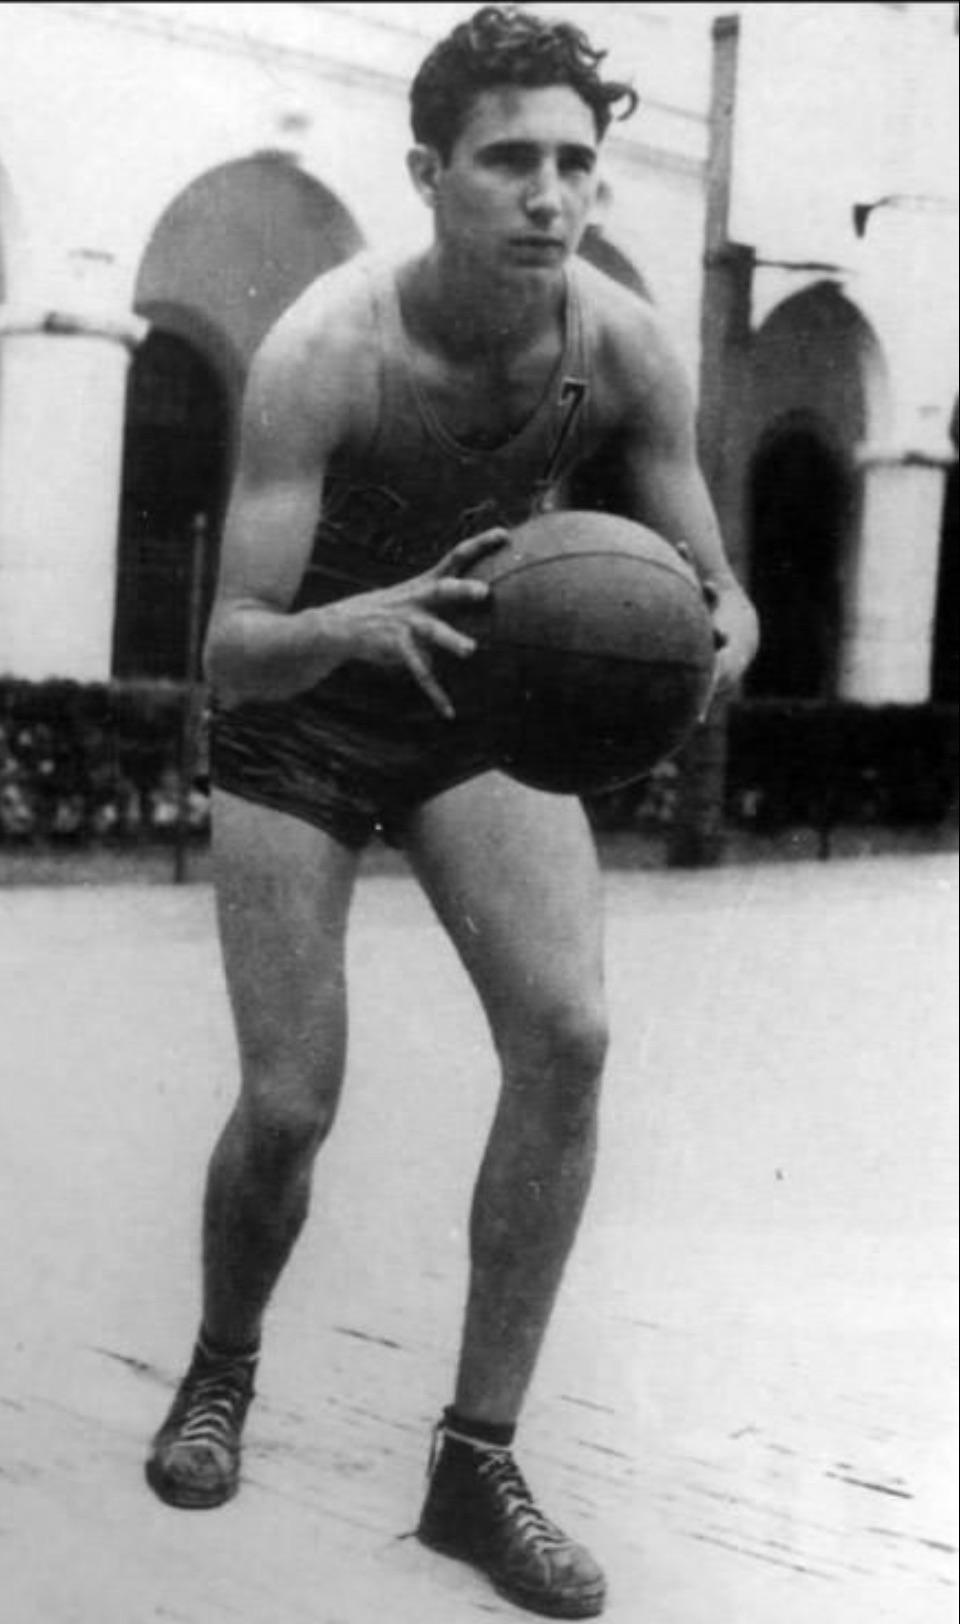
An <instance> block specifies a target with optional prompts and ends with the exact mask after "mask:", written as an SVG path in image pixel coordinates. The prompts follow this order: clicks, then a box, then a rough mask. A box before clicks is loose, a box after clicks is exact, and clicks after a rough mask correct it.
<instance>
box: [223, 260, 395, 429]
mask: <svg viewBox="0 0 960 1624" xmlns="http://www.w3.org/2000/svg"><path fill="white" fill-rule="evenodd" d="M386 274H388V272H387V271H386V269H385V267H384V266H383V265H382V263H381V262H379V261H375V260H374V259H373V257H372V256H370V255H367V254H363V255H360V256H358V257H357V258H356V259H353V260H349V261H348V262H347V263H346V264H345V265H340V266H337V267H336V269H334V270H332V271H328V272H325V273H324V274H323V275H322V276H319V277H317V279H316V280H315V281H314V282H311V283H310V284H309V285H308V286H307V287H306V288H305V289H304V291H303V292H302V293H301V294H300V295H299V297H298V298H297V299H295V300H294V302H293V303H292V304H291V305H290V306H289V307H288V309H287V310H286V311H284V313H283V315H282V316H281V317H280V318H279V320H278V321H277V322H276V323H275V324H274V326H273V327H272V328H271V329H270V331H269V332H268V333H267V335H266V337H265V338H264V339H263V341H262V343H261V344H260V347H259V348H258V350H257V351H256V353H255V355H254V357H253V361H252V363H251V367H250V375H249V379H248V385H247V415H248V417H251V416H252V418H253V419H254V421H255V422H257V423H258V424H259V425H260V427H261V428H263V429H264V430H266V431H268V432H269V431H270V429H271V428H276V430H278V431H279V432H283V433H288V432H290V429H291V426H292V423H293V422H294V421H295V422H296V423H297V424H299V425H301V426H302V428H303V429H304V430H305V431H307V432H311V433H313V432H316V431H317V430H318V429H323V431H324V432H323V439H324V440H325V441H327V442H328V446H329V443H330V441H331V440H332V441H334V442H335V441H337V440H340V439H342V438H344V437H345V436H347V435H349V433H350V432H351V431H352V430H353V429H354V428H357V429H358V431H362V427H363V422H362V420H363V418H364V417H365V415H366V413H367V412H369V411H372V410H375V408H376V392H377V382H378V378H379V350H380V335H379V323H378V319H377V313H376V299H375V287H376V280H377V277H378V276H383V275H386Z"/></svg>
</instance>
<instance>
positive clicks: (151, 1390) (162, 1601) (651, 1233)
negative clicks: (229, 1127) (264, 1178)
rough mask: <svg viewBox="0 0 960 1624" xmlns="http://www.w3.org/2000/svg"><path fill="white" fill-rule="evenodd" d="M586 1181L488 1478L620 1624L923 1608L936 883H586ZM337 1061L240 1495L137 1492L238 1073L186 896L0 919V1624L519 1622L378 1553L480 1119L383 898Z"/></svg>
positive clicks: (375, 902)
mask: <svg viewBox="0 0 960 1624" xmlns="http://www.w3.org/2000/svg"><path fill="white" fill-rule="evenodd" d="M607 890H608V900H609V974H610V988H611V1001H612V1007H613V1016H614V1027H615V1033H616V1043H615V1049H614V1053H613V1057H612V1062H611V1067H610V1073H609V1080H608V1088H607V1095H606V1104H605V1114H604V1134H603V1150H602V1158H601V1165H600V1172H599V1176H598V1182H597V1186H596V1190H595V1195H594V1198H593V1201H592V1204H591V1207H590V1211H589V1216H588V1220H587V1222H586V1225H585V1228H584V1231H583V1234H582V1238H581V1242H580V1245H579V1248H578V1251H577V1254H576V1258H575V1261H574V1263H573V1265H572V1267H571V1270H570V1273H569V1276H568V1281H567V1286H566V1290H565V1292H564V1295H563V1298H562V1302H561V1305H560V1308H559V1310H558V1313H557V1316H556V1320H555V1322H554V1326H553V1328H552V1331H551V1336H550V1339H549V1342H548V1346H547V1349H546V1352H545V1355H544V1359H543V1362H542V1364H541V1368H540V1372H539V1375H538V1380H537V1383H536V1387H535V1391H534V1393H533V1395H532V1398H531V1402H530V1406H529V1412H528V1416H527V1420H526V1424H525V1427H524V1429H523V1435H522V1441H521V1451H520V1453H521V1458H522V1461H523V1464H524V1466H525V1468H526V1469H527V1474H528V1476H529V1477H530V1478H531V1480H532V1481H533V1483H534V1486H535V1487H536V1488H537V1490H538V1491H539V1493H540V1497H541V1499H542V1500H543V1502H544V1504H545V1506H546V1507H547V1509H548V1510H549V1511H550V1512H551V1513H552V1514H553V1515H555V1516H556V1517H557V1518H558V1519H559V1520H561V1521H563V1522H565V1523H566V1524H567V1525H568V1526H569V1527H570V1529H571V1531H576V1532H577V1533H578V1534H580V1535H581V1536H582V1537H584V1538H585V1539H586V1540H587V1541H588V1542H589V1543H590V1544H591V1545H592V1547H593V1548H594V1549H595V1551H596V1552H597V1554H598V1556H600V1557H601V1559H602V1560H603V1561H604V1564H605V1565H606V1567H607V1569H608V1572H609V1576H610V1584H611V1602H610V1606H609V1608H608V1612H607V1614H606V1617H607V1619H608V1620H609V1621H610V1624H946V1621H947V1619H948V1618H950V1619H952V1618H953V1616H954V1614H955V1610H956V1588H955V1581H956V1575H955V1565H956V1481H957V1467H956V1450H955V1438H956V1399H955V1393H956V1346H957V1344H956V1296H955V1288H954V1280H955V1274H956V1232H955V1210H956V1208H955V1203H956V1116H955V1099H956V1090H957V1038H956V1013H955V1012H956V985H957V899H958V886H957V862H956V858H955V857H953V856H930V857H910V858H888V859H877V860H868V861H861V862H856V863H844V862H837V863H833V864H829V865H819V866H818V865H816V864H806V863H795V864H791V865H789V866H785V867H763V868H728V869H722V870H720V871H716V872H712V873H706V874H676V873H664V872H642V871H641V872H635V873H632V874H628V873H617V874H613V873H611V874H610V875H609V876H608V886H607ZM351 959H352V986H353V998H352V1047H351V1059H350V1078H349V1087H348V1091H347V1095H346V1100H345V1105H344V1109H343V1113H342V1116H341V1120H340V1124H339V1126H338V1131H337V1133H336V1135H335V1137H334V1139H333V1141H332V1142H331V1144H330V1146H329V1147H328V1149H327V1150H326V1152H325V1153H324V1158H323V1162H322V1164H321V1172H320V1175H319V1178H318V1186H317V1193H316V1198H315V1203H314V1210H313V1214H312V1218H311V1222H310V1225H309V1229H308V1231H307V1233H306V1235H305V1237H304V1239H303V1241H302V1243H301V1245H300V1247H299V1248H298V1251H297V1253H296V1255H295V1258H294V1260H293V1263H292V1265H291V1267H290V1269H289V1271H288V1274H287V1275H286V1277H285V1279H284V1281H283V1283H282V1285H281V1289H280V1292H279V1294H278V1297H277V1299H276V1302H275V1305H274V1309H273V1314H272V1318H271V1322H270V1335H269V1340H268V1344H267V1348H266V1352H265V1356H264V1360H263V1364H262V1372H261V1383H260V1385H261V1398H260V1400H259V1401H258V1403H257V1405H256V1407H255V1409H254V1411H253V1412H252V1413H251V1420H250V1425H249V1447H248V1453H247V1460H246V1483H245V1487H244V1490H243V1493H242V1494H241V1496H240V1498H239V1499H238V1500H237V1501H236V1502H235V1503H234V1504H232V1505H231V1506H229V1507H227V1508H225V1509H223V1510H221V1511H219V1512H217V1513H212V1514H206V1515H190V1514H184V1513H177V1512H174V1511H171V1510H169V1509H167V1508H166V1507H163V1506H161V1505H159V1504H158V1503H157V1502H156V1501H155V1500H154V1499H153V1498H152V1496H151V1495H150V1494H149V1493H148V1491H146V1489H145V1488H144V1486H143V1484H142V1476H141V1462H142V1456H143V1451H144V1445H145V1441H146V1439H147V1437H148V1435H149V1434H150V1432H151V1431H152V1430H153V1429H154V1427H155V1426H156V1424H157V1422H158V1421H159V1419H160V1417H161V1415H162V1413H163V1411H164V1410H165V1408H166V1405H167V1403H168V1401H169V1396H170V1390H171V1388H172V1385H173V1383H174V1381H175V1379H176V1378H177V1376H178V1374H179V1372H180V1368H181V1366H182V1362H183V1360H184V1358H185V1356H186V1353H187V1351H188V1346H189V1343H190V1340H191V1338H192V1334H193V1329H194V1323H195V1319H196V1312H197V1299H196V1286H197V1281H196V1252H197V1246H196V1225H197V1214H198V1205H199V1197H200V1190H201V1186H202V1179H203V1173H204V1167H205V1163H206V1157H207V1154H208V1151H209V1148H210V1144H211V1141H212V1139H213V1136H214V1134H215V1132H216V1130H217V1128H218V1126H219V1124H220V1121H221V1119H222V1117H223V1115H224V1113H225V1111H226V1109H227V1106H228V1103H229V1101H230V1098H231V1095H232V1090H233V1086H234V1060H233V1052H232V1038H231V1033H230V1026H229V1020H228V1015H227V1010H226V1003H225V997H224V992H223V987H222V983H221V977H220V971H219V965H218V958H217V953H216V947H215V941H214V936H213V929H212V907H211V897H210V893H209V890H208V889H207V888H206V887H205V886H194V887H190V888H186V889H182V890H174V889H172V888H166V887H163V886H151V887H135V886H131V887H129V888H125V887H109V888H102V887H96V888H94V887H77V888H74V889H68V890H54V889H46V890H33V889H29V888H24V889H19V888H18V889H16V890H8V891H6V892H5V893H2V894H0V987H2V989H3V1005H4V1016H3V1050H4V1062H5V1063H4V1067H3V1069H4V1073H5V1087H4V1091H3V1107H2V1120H3V1127H2V1135H0V1229H2V1234H3V1236H4V1240H5V1243H6V1244H5V1249H4V1250H5V1263H4V1270H3V1273H4V1281H3V1288H2V1302H3V1318H4V1325H5V1335H4V1337H3V1338H2V1343H0V1595H2V1597H3V1603H2V1605H3V1615H4V1618H5V1619H7V1620H9V1621H10V1624H152V1621H161V1620H165V1621H168V1624H169V1621H176V1624H218V1621H221V1620H226V1621H233V1624H300V1621H307V1620H309V1621H310V1624H461V1621H462V1624H469V1621H470V1620H474V1619H480V1618H483V1617H487V1618H503V1619H506V1618H520V1617H522V1616H528V1615H522V1614H520V1613H518V1612H517V1611H516V1610H515V1609H513V1608H511V1607H509V1606H508V1605H507V1604H506V1603H504V1602H502V1601H500V1600H498V1599H497V1598H496V1597H495V1596H494V1595H493V1593H492V1592H491V1591H490V1589H489V1588H488V1587H487V1586H486V1584H485V1583H484V1582H483V1581H482V1580H481V1579H480V1578H479V1577H478V1576H476V1575H474V1574H473V1573H472V1572H471V1571H469V1570H467V1569H465V1568H463V1567H461V1566H459V1565H458V1564H454V1563H450V1562H447V1561H444V1560H443V1559H441V1558H437V1557H433V1556H431V1555H429V1554H428V1553H427V1552H425V1551H423V1550H422V1549H421V1548H420V1547H419V1546H418V1545H417V1544H416V1542H415V1541H413V1540H410V1539H404V1538H402V1536H403V1535H404V1534H405V1533H407V1532H409V1530H410V1528H411V1527H412V1525H413V1523H414V1521H415V1519H416V1515H417V1511H418V1508H419V1500H420V1496H421V1493H422V1487H423V1473H424V1468H425V1461H426V1453H427V1448H428V1443H429V1431H430V1426H431V1423H432V1421H433V1419H434V1417H435V1416H436V1414H437V1413H438V1411H439V1409H440V1407H441V1406H442V1405H443V1403H445V1402H446V1401H447V1398H448V1396H449V1391H448V1390H449V1383H450V1376H451V1371H452V1366H453V1360H454V1352H455V1345H456V1338H457V1331H458V1323H459V1316H460V1304H461V1293H462V1285H463V1264H464V1244H465V1243H464V1225H465V1217H466V1208H467V1201H468V1197H469V1186H470V1181H471V1178H472V1174H473V1171H474V1168H475V1165H476V1161H477V1158H478V1155H479V1151H480V1146H481V1144H482V1140H483V1135H484V1132H485V1128H486V1124H487V1121H488V1119H489V1114H490V1110H491V1107H492V1101H493V1075H492V1070H491V1065H490V1059H489V1053H488V1047H487V1042H486V1036H485V1032H484V1029H483V1026H482V1022H481V1018H480V1016H479V1014H478V1012H477V1010H476V1008H475V1006H474V1003H473V997H472V993H471V990H470V988H469V986H468V984H467V983H466V981H465V979H464V977H463V973H462V971H461V970H460V968H459V966H458V964H457V963H456V962H455V960H454V959H453V956H452V954H451V953H450V951H449V949H448V947H447V944H446V941H445V939H444V937H443V936H442V934H441V932H440V931H439V929H438V927H437V926H436V925H435V924H434V922H433V919H432V917H431V915H430V914H429V912H428V910H427V908H426V905H425V904H424V903H423V901H422V899H421V898H420V896H419V894H418V893H417V891H416V890H415V888H414V887H413V886H412V884H411V883H410V882H409V881H408V880H407V879H406V878H404V877H397V876H393V875H370V876H368V877H367V878H366V879H365V880H364V882H363V883H362V886H361V890H360V893H359V896H358V900H357V908H356V915H355V920H354V929H353V934H352V938H351Z"/></svg>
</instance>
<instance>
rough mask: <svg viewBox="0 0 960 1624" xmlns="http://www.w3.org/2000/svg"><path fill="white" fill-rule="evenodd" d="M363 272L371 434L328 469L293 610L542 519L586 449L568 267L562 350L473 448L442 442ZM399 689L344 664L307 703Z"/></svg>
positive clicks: (397, 323) (583, 365) (381, 276)
mask: <svg viewBox="0 0 960 1624" xmlns="http://www.w3.org/2000/svg"><path fill="white" fill-rule="evenodd" d="M364 272H365V274H366V276H367V278H368V281H369V288H370V299H371V306H372V316H373V320H374V321H375V323H376V327H377V331H378V334H379V344H380V353H381V371H380V385H379V387H380V410H379V417H378V422H377V427H376V429H375V431H374V433H373V436H372V438H371V441H370V443H369V444H368V445H367V446H364V447H358V448H356V449H353V448H350V449H347V450H343V451H340V452H337V453H335V454H334V456H333V457H332V458H331V460H330V463H329V466H328V469H327V476H326V480H325V483H324V493H323V517H322V519H321V522H320V524H319V525H318V528H317V533H316V537H315V540H314V546H313V551H312V556H311V560H310V564H309V566H308V568H307V570H306V573H305V575H304V578H303V581H302V583H301V587H300V590H299V592H298V595H297V599H296V602H295V604H294V608H295V609H303V608H306V607H308V606H315V605H319V604H325V603H331V602H333V601H335V600H336V599H339V598H343V597H346V596H349V595H351V594H353V593H357V592H364V591H370V590H372V589H374V588H376V587H382V586H387V585H391V584H393V583H394V582H397V581H400V580H404V579H406V578H408V577H410V576H413V575H416V574H418V573H420V572H421V571H422V570H425V569H428V568H429V567H430V566H431V565H432V564H435V563H436V562H437V560H438V559H440V558H442V557H443V555H444V554H445V553H446V552H447V551H448V550H449V549H450V548H451V547H452V546H454V545H455V543H456V542H458V541H462V540H464V539H465V538H466V537H467V536H472V535H476V534H477V533H478V532H479V531H481V530H487V529H489V528H490V527H491V526H494V525H504V526H514V525H517V524H520V523H522V522H523V520H525V519H527V518H530V517H532V516H533V515H534V514H535V513H538V512H545V511H548V510H549V509H550V508H551V507H555V506H556V505H558V492H559V490H560V489H561V488H562V485H563V481H564V478H565V476H566V475H567V474H568V473H569V472H570V470H571V468H573V467H574V466H575V464H577V463H578V462H580V461H581V460H582V459H583V458H584V457H585V456H587V455H589V453H590V451H591V449H592V448H593V446H594V445H595V443H596V430H595V427H594V425H593V423H592V417H593V414H592V412H591V409H590V407H591V401H590V375H589V360H588V357H589V344H588V334H587V332H586V330H585V320H584V306H583V303H582V300H581V295H580V290H579V287H578V282H577V276H576V270H575V267H572V268H570V269H568V272H567V277H566V309H565V321H564V344H563V350H562V352H561V355H560V358H559V361H558V363H557V366H556V367H555V369H554V371H553V373H552V375H551V377H550V379H549V382H548V384H547V386H546V388H545V390H544V392H543V395H542V396H541V398H540V401H539V403H538V404H537V406H536V407H535V408H534V410H533V412H532V413H531V415H530V416H529V417H528V419H527V421H526V422H525V423H524V424H523V425H522V427H521V428H520V429H519V430H518V431H517V432H516V433H515V434H513V435H511V436H510V438H509V439H507V440H505V441H503V442H502V443H501V444H500V445H498V446H496V447H493V448H485V449H482V450H481V449H475V448H473V447H471V446H469V445H463V444H461V443H460V442H459V441H457V440H455V439H454V438H453V437H452V435H451V434H450V433H449V432H448V431H447V430H446V429H445V428H444V425H443V423H442V422H441V421H440V419H439V417H438V416H437V414H436V413H435V412H434V410H433V408H432V406H431V404H430V402H429V400H428V399H427V398H426V395H425V393H424V391H423V390H422V388H421V386H420V384H419V381H418V379H417V377H416V374H415V370H414V366H413V361H412V356H411V353H410V347H409V341H408V339H407V335H406V332H405V330H404V327H403V321H402V317H401V312H400V305H399V299H398V295H397V288H396V281H395V276H394V271H393V268H392V267H391V266H390V265H388V264H386V263H383V262H381V261H378V260H376V259H373V258H372V257H371V258H370V259H368V260H365V262H364ZM398 680H401V681H402V682H403V684H404V686H405V685H406V681H405V679H404V678H402V676H401V679H398V677H397V675H396V674H393V675H388V674H386V673H382V672H379V671H376V670H374V669H372V668H371V667H368V666H365V667H363V668H362V669H361V668H360V667H359V666H357V665H355V664H354V663H353V662H349V663H347V664H346V665H344V666H341V667H338V668H337V670H335V671H334V672H332V673H331V675H330V676H329V677H327V678H326V679H325V680H324V682H323V683H321V684H320V685H319V686H318V687H317V688H316V689H314V690H313V698H314V700H315V702H318V703H320V704H321V706H323V708H326V707H327V706H331V707H333V708H339V707H341V706H342V705H343V704H346V705H347V707H348V708H349V709H351V710H352V709H354V708H355V704H356V705H358V706H359V708H361V709H366V710H369V708H370V707H371V706H373V708H375V709H379V708H380V702H385V701H387V699H388V689H390V688H392V689H393V701H394V703H396V701H397V700H398V699H399V698H400V695H399V694H398V693H397V692H396V687H397V683H398ZM417 692H418V694H419V690H417ZM408 697H413V696H412V695H410V696H408ZM419 703H422V695H419V701H418V704H419Z"/></svg>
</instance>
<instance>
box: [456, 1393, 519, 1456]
mask: <svg viewBox="0 0 960 1624" xmlns="http://www.w3.org/2000/svg"><path fill="white" fill-rule="evenodd" d="M440 1427H441V1429H442V1432H443V1436H444V1438H446V1439H448V1440H449V1441H450V1442H451V1443H456V1444H461V1445H462V1446H463V1447H464V1448H467V1449H473V1450H475V1451H476V1452H477V1453H479V1454H484V1453H488V1452H489V1451H491V1450H504V1451H506V1450H509V1449H511V1448H512V1446H513V1440H514V1438H515V1437H516V1432H517V1426H516V1422H515V1421H486V1420H483V1419H482V1418H481V1417H479V1416H471V1415H465V1414H464V1413H462V1412H461V1411H460V1410H458V1409H457V1408H456V1406H455V1405H453V1404H450V1405H448V1406H447V1408H446V1409H445V1410H444V1412H443V1419H442V1420H441V1422H440Z"/></svg>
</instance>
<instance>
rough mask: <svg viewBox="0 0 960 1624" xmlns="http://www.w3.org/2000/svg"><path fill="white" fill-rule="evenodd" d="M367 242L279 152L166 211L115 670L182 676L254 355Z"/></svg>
mask: <svg viewBox="0 0 960 1624" xmlns="http://www.w3.org/2000/svg"><path fill="white" fill-rule="evenodd" d="M361 246H362V239H361V236H360V233H359V231H358V229H357V227H356V226H355V225H354V223H353V220H352V219H351V216H350V215H349V214H348V212H347V210H346V209H345V208H344V207H343V205H342V204H341V203H340V202H339V200H338V199H337V198H336V197H334V196H333V194H332V193H331V192H329V191H328V190H327V189H326V188H325V187H323V186H322V185H321V184H320V183H319V182H318V181H316V180H314V179H313V178H312V177H311V176H309V175H307V174H305V173H303V172H302V171H301V170H300V169H299V168H298V167H297V166H296V164H294V163H291V162H290V161H289V160H288V159H286V158H284V157H282V156H277V155H275V154H261V155H258V156H255V157H251V158H247V159H242V160H240V161H238V162H235V163H229V164H224V165H222V166H221V167H220V168H218V169H214V170H210V171H209V172H207V173H206V174H203V175H200V176H199V177H198V178H197V179H196V180H195V181H193V182H192V184H191V185H190V186H188V187H187V188H186V189H185V190H184V191H183V192H181V193H180V194H179V196H177V197H176V198H174V200H173V201H172V202H171V204H170V206H169V207H168V208H167V209H166V210H165V212H164V213H163V215H162V216H161V217H160V219H159V220H158V222H157V225H156V228H155V229H154V232H153V235H152V237H151V239H150V241H149V243H148V245H147V249H146V252H145V254H144V258H143V262H142V264H141V267H140V272H139V275H138V278H137V284H136V294H135V308H136V310H137V313H138V314H139V315H141V316H145V317H146V318H147V320H148V321H149V322H150V324H151V332H150V336H149V337H148V339H147V340H146V342H145V344H144V345H143V346H142V347H141V349H140V351H139V352H138V353H137V355H136V356H135V358H134V361H133V365H132V368H131V378H130V387H129V393H128V412H127V424H126V434H125V442H124V471H123V496H122V512H121V526H120V539H119V550H118V564H117V575H118V581H117V588H118V590H117V610H116V619H115V629H114V671H115V673H116V675H118V676H152V677H175V678H180V677H182V676H183V675H184V674H185V660H186V653H187V644H186V636H187V624H188V606H189V601H190V559H191V556H192V553H193V550H194V542H193V540H192V533H193V527H194V525H195V521H196V519H197V516H198V515H202V516H203V518H204V519H205V520H206V525H207V538H206V552H205V562H204V569H203V582H202V586H203V616H202V622H201V629H202V627H203V626H205V624H206V611H207V609H208V607H209V603H210V599H211V595H212V589H213V583H214V577H215V574H216V563H217V552H218V543H219V527H220V520H221V516H222V512H223V506H224V501H225V496H226V491H227V487H228V485H229V480H230V474H231V464H232V459H233V449H234V441H235V435H236V425H237V422H238V419H239V409H240V398H241V394H242V390H243V385H244V381H245V378H246V373H247V368H248V366H249V364H250V360H251V357H252V355H253V353H254V351H255V350H256V348H257V346H258V345H259V343H260V341H261V340H262V338H263V337H264V335H265V334H266V332H267V331H268V329H269V328H270V327H271V326H272V325H273V323H274V322H275V321H276V320H277V318H278V317H279V316H280V315H281V314H282V313H283V311H284V310H285V309H286V308H287V306H288V305H290V304H291V303H292V302H293V300H294V299H295V298H296V297H297V296H298V294H300V293H301V292H302V291H303V289H304V288H305V287H306V286H307V285H308V283H310V282H311V281H313V280H314V278H315V277H317V276H319V275H320V274H321V273H322V272H324V271H326V270H330V269H331V268H332V267H333V266H334V265H337V264H340V263H341V262H342V261H343V260H344V259H347V258H349V257H350V255H352V254H353V253H355V252H356V251H357V249H358V248H360V247H361Z"/></svg>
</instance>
